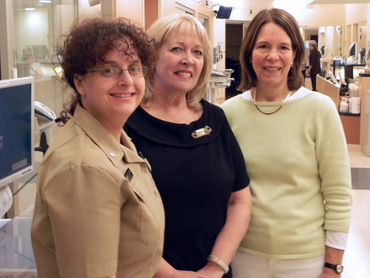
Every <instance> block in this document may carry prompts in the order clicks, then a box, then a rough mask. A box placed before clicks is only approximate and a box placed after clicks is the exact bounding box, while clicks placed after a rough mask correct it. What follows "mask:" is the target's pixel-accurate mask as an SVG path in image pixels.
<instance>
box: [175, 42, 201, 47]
mask: <svg viewBox="0 0 370 278" xmlns="http://www.w3.org/2000/svg"><path fill="white" fill-rule="evenodd" d="M174 43H178V44H181V45H185V43H183V42H174ZM195 47H201V48H203V46H202V45H199V44H196V45H195Z"/></svg>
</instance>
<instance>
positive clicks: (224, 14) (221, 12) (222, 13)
mask: <svg viewBox="0 0 370 278" xmlns="http://www.w3.org/2000/svg"><path fill="white" fill-rule="evenodd" d="M232 9H233V7H225V6H220V8H219V9H218V12H217V16H216V18H225V19H229V18H230V15H231V11H232Z"/></svg>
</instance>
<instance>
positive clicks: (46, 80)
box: [13, 0, 77, 113]
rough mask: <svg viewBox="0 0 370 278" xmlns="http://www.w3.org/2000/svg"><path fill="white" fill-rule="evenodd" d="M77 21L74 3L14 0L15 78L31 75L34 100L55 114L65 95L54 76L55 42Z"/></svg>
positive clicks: (65, 1)
mask: <svg viewBox="0 0 370 278" xmlns="http://www.w3.org/2000/svg"><path fill="white" fill-rule="evenodd" d="M76 18H77V1H76V0H13V20H14V50H13V53H14V68H15V69H17V76H18V77H24V76H30V75H32V76H34V77H35V100H38V101H40V102H42V103H43V104H45V105H46V106H48V107H49V108H50V109H52V110H53V111H55V112H56V113H59V112H60V111H61V109H62V107H63V102H64V98H65V95H66V94H65V92H66V86H65V85H64V84H63V83H61V82H60V81H59V80H58V78H57V75H56V73H57V72H58V71H59V70H60V68H59V67H57V65H56V63H57V62H58V57H57V56H56V53H57V50H58V41H60V40H59V39H60V36H61V35H62V34H63V33H65V32H66V31H68V30H69V28H70V26H71V24H72V23H73V21H74V20H75V19H76Z"/></svg>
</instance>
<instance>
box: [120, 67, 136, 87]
mask: <svg viewBox="0 0 370 278" xmlns="http://www.w3.org/2000/svg"><path fill="white" fill-rule="evenodd" d="M133 82H134V81H133V78H132V77H131V75H130V74H129V73H128V70H127V69H125V70H123V71H122V73H121V75H120V77H119V78H118V84H119V85H126V86H130V85H132V83H133Z"/></svg>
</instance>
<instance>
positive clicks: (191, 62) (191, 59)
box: [181, 52, 195, 66]
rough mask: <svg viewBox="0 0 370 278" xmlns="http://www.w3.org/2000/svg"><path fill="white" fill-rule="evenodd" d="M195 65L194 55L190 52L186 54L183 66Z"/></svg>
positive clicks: (182, 62)
mask: <svg viewBox="0 0 370 278" xmlns="http://www.w3.org/2000/svg"><path fill="white" fill-rule="evenodd" d="M194 63H195V62H194V57H193V55H192V54H191V53H189V52H186V53H185V54H184V57H182V59H181V64H183V65H188V66H191V65H194Z"/></svg>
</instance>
